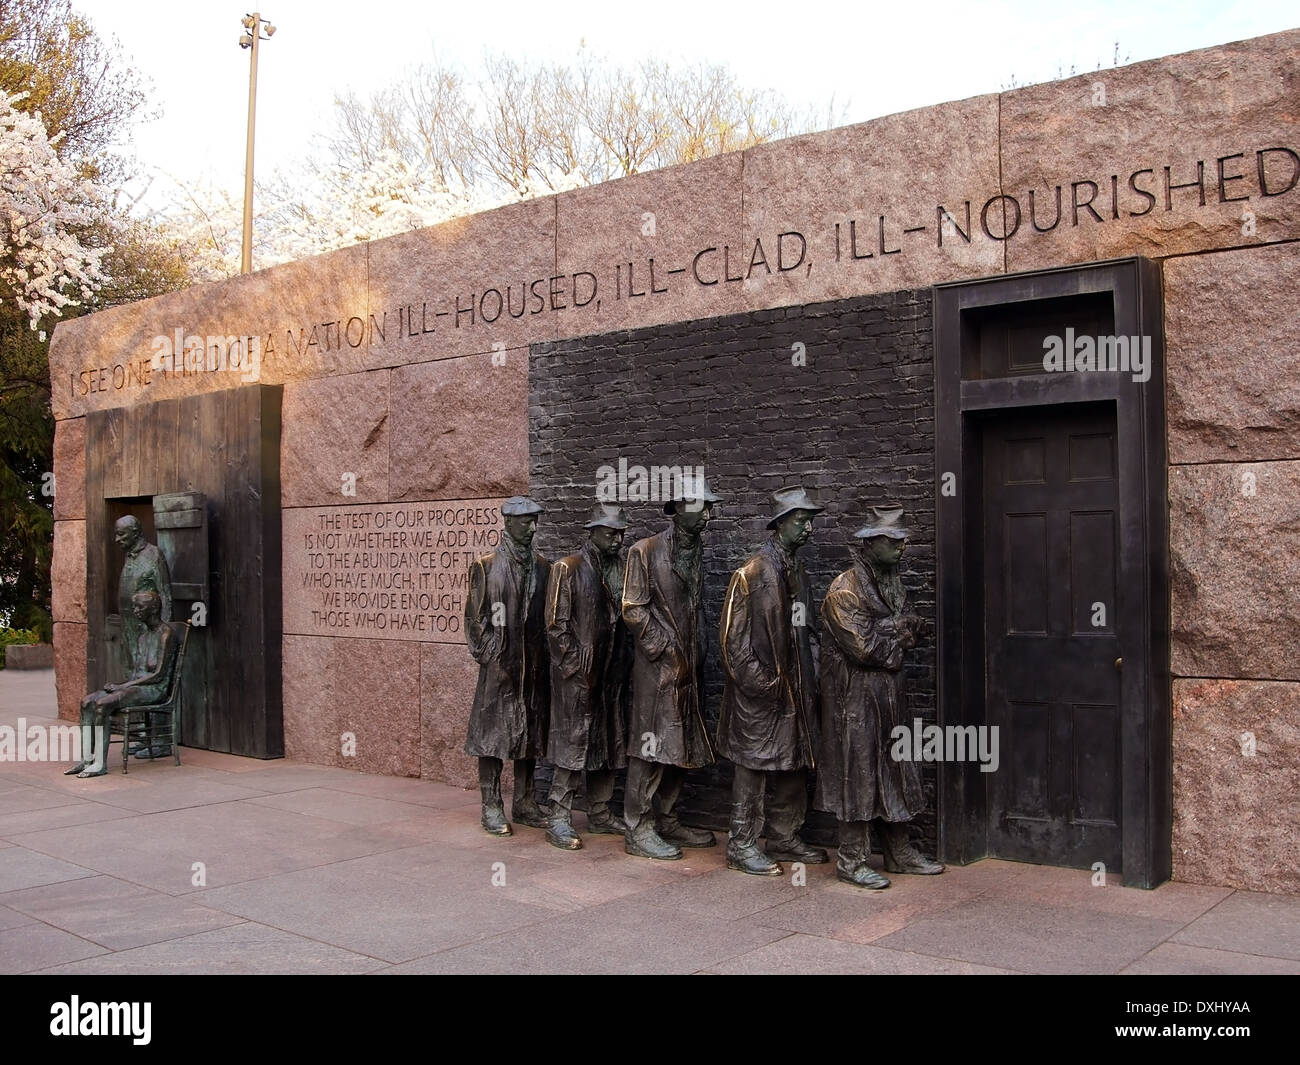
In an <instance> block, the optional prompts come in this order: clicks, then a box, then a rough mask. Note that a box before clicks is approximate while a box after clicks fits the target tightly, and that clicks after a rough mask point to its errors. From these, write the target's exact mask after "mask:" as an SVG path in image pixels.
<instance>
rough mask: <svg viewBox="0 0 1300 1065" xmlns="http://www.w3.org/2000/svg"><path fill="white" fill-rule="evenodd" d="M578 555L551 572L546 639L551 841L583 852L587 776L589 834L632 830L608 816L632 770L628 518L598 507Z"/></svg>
mask: <svg viewBox="0 0 1300 1065" xmlns="http://www.w3.org/2000/svg"><path fill="white" fill-rule="evenodd" d="M583 527H584V528H585V529H587V531H588V532H587V542H586V543H584V544H583V545H582V550H581V551H579V552H578V553H577V554H576V555H570V556H569V557H568V558H562V559H560V561H558V562H556V563H555V564H554V565H553V566H551V580H550V584H549V586H548V587H547V591H546V636H547V639H548V640H549V642H550V651H551V727H550V733H549V735H548V738H547V741H546V749H547V757H548V758H550V760H551V761H552V762H553V763H554V764H555V776H554V777H553V778H552V780H551V824H550V827H549V828H548V829H547V830H546V841H547V842H548V843H550V844H551V845H552V846H554V847H559V848H560V849H561V850H578V849H579V848H580V847H581V846H582V837H581V836H579V835H578V833H577V831H576V830H575V829H574V827H573V797H574V794H575V793H576V792H577V790H578V783H579V781H580V779H581V777H582V774H583V773H584V772H585V773H586V777H587V828H588V830H589V831H591V832H597V833H606V834H609V835H619V836H621V835H623V834H624V832H625V831H626V830H627V826H626V825H625V824H623V822H622V821H621V820H620V819H619V818H618V817H616V816H615V815H614V814H613V813H612V812H611V811H610V808H609V800H610V799H611V798H612V797H613V794H614V770H615V769H621V768H622V767H623V766H625V765H627V745H626V741H625V735H624V727H625V726H624V705H623V704H624V696H625V694H626V692H627V679H628V670H629V667H630V666H631V658H630V653H631V638H630V636H629V635H628V632H627V626H626V625H625V624H624V622H623V615H622V608H623V559H622V547H623V533H624V531H625V530H626V529H627V514H626V513H624V512H623V510H622V509H621V508H619V507H616V506H611V505H609V504H606V503H598V504H597V505H596V509H595V510H594V511H593V512H592V515H591V520H590V521H588V522H587V524H586V525H585V526H583Z"/></svg>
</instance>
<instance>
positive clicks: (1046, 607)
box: [983, 405, 1124, 872]
mask: <svg viewBox="0 0 1300 1065" xmlns="http://www.w3.org/2000/svg"><path fill="white" fill-rule="evenodd" d="M983 445H984V446H983V456H984V593H985V594H984V653H985V692H984V695H985V708H986V715H987V716H986V718H985V720H986V722H987V724H988V725H989V726H997V728H998V730H999V733H998V750H999V766H998V769H997V770H996V771H995V772H992V773H989V774H987V777H988V779H987V782H986V784H985V787H986V789H987V803H988V806H987V809H988V854H989V855H990V856H991V857H1000V858H1009V859H1014V860H1017V861H1031V862H1039V863H1044V864H1051V865H1064V866H1073V867H1078V868H1087V867H1091V866H1092V865H1093V863H1095V862H1104V863H1105V865H1106V868H1107V869H1108V870H1109V871H1111V872H1118V871H1119V870H1120V863H1121V838H1120V834H1121V809H1122V789H1121V782H1122V773H1121V760H1120V737H1121V714H1122V706H1121V699H1120V678H1121V674H1120V669H1121V663H1120V662H1119V659H1120V656H1121V655H1122V653H1123V652H1122V649H1121V648H1120V646H1119V640H1118V638H1117V636H1116V626H1115V622H1116V619H1117V617H1118V616H1119V611H1120V604H1119V602H1118V601H1117V600H1118V597H1119V596H1121V595H1122V594H1123V593H1124V589H1122V588H1120V587H1119V585H1118V581H1117V572H1118V563H1119V558H1118V544H1119V506H1118V487H1117V479H1116V478H1117V469H1116V455H1117V439H1116V419H1115V411H1114V407H1113V406H1112V405H1093V406H1082V407H1060V408H1054V409H1053V410H1052V411H1051V412H1050V413H1046V412H1043V411H1042V410H1041V409H1040V410H1038V411H1036V412H1035V411H1030V412H1027V413H1022V414H1008V415H1003V416H999V417H996V418H993V419H990V420H989V421H987V422H985V423H984V427H983Z"/></svg>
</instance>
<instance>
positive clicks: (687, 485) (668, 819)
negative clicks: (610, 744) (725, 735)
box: [623, 475, 720, 860]
mask: <svg viewBox="0 0 1300 1065" xmlns="http://www.w3.org/2000/svg"><path fill="white" fill-rule="evenodd" d="M718 502H720V499H719V497H718V496H716V495H714V494H713V492H712V491H711V490H710V489H709V486H708V484H707V482H706V481H705V480H704V477H703V475H700V476H698V477H692V476H688V477H684V478H682V479H681V480H680V481H679V482H678V484H677V485H676V489H675V491H674V493H673V498H672V499H671V500H670V501H668V502H667V503H665V504H664V512H665V513H667V514H671V515H672V524H671V525H670V526H669V527H668V528H667V529H665V530H664V531H663V532H660V533H656V534H655V535H654V536H648V537H646V538H645V539H644V540H639V541H637V542H636V543H635V544H633V545H632V547H631V549H630V550H629V551H628V555H627V577H626V579H625V580H624V582H623V619H624V620H625V621H626V622H627V627H628V629H629V630H630V631H631V633H632V635H633V637H634V638H635V641H636V646H635V651H634V653H633V657H632V697H631V701H630V703H629V705H628V727H627V735H628V759H627V786H626V788H625V789H624V797H623V819H624V820H625V821H626V822H627V834H626V835H625V836H624V840H625V842H624V849H625V850H626V851H627V853H628V854H632V855H635V856H636V857H639V858H657V859H660V860H672V859H675V858H680V857H681V856H682V851H681V848H682V847H712V846H714V845H715V844H716V842H717V841H716V840H715V839H714V838H713V833H712V832H706V831H704V830H703V829H697V828H689V827H688V826H686V825H683V824H682V823H681V820H680V819H679V818H678V816H677V799H678V797H679V796H680V794H681V790H682V783H683V781H684V780H685V779H686V770H688V769H695V768H698V767H700V766H706V765H711V764H712V763H713V750H712V748H711V747H710V746H709V737H708V732H707V730H706V729H705V726H704V713H703V705H702V704H703V695H704V603H703V596H702V592H703V585H704V566H703V553H704V547H703V535H704V530H705V528H706V527H707V526H708V524H709V521H710V519H711V518H712V516H713V507H714V504H715V503H718ZM656 799H657V800H658V807H659V823H658V825H657V826H656V824H655V814H654V806H655V801H656Z"/></svg>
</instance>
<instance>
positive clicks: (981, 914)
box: [874, 898, 1182, 973]
mask: <svg viewBox="0 0 1300 1065" xmlns="http://www.w3.org/2000/svg"><path fill="white" fill-rule="evenodd" d="M1181 927H1182V926H1181V925H1180V924H1179V923H1178V922H1176V921H1161V920H1155V919H1153V918H1149V917H1129V916H1119V915H1116V914H1098V913H1093V912H1090V911H1088V910H1080V909H1073V908H1068V907H1064V906H1046V905H1043V904H1042V903H1027V902H1017V901H1012V900H1009V899H992V898H979V899H974V900H972V901H969V902H959V903H957V904H956V905H955V906H953V907H951V908H950V909H947V910H944V911H942V912H941V913H937V914H929V915H922V916H920V917H917V918H915V919H914V920H912V921H910V922H908V924H907V925H906V926H905V927H904V928H902V929H900V930H899V931H897V932H894V933H892V934H890V935H887V936H884V937H882V938H880V939H878V940H875V941H874V942H875V945H876V946H881V947H893V948H895V949H898V950H910V951H915V952H916V953H918V954H930V955H933V956H935V957H947V958H960V959H962V960H964V961H969V962H974V963H976V964H979V965H992V966H996V967H998V968H1006V969H1014V970H1016V971H1018V972H1038V973H1114V972H1118V971H1119V970H1120V969H1121V968H1123V967H1124V966H1125V965H1129V964H1131V963H1132V962H1134V961H1136V960H1137V959H1138V958H1139V957H1141V956H1142V955H1143V954H1145V953H1147V952H1148V951H1150V950H1152V949H1153V948H1154V947H1156V946H1157V945H1158V944H1160V943H1161V942H1163V941H1164V940H1165V939H1167V938H1169V936H1171V935H1172V934H1173V933H1175V932H1177V931H1178V930H1179V928H1181Z"/></svg>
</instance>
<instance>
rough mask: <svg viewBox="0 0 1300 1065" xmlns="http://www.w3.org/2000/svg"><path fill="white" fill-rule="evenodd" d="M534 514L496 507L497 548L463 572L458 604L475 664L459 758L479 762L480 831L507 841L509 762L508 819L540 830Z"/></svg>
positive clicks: (523, 502) (544, 568)
mask: <svg viewBox="0 0 1300 1065" xmlns="http://www.w3.org/2000/svg"><path fill="white" fill-rule="evenodd" d="M541 510H542V508H541V507H540V506H539V505H538V504H537V503H535V502H533V501H532V500H531V499H526V498H524V497H522V496H514V497H512V498H510V499H508V500H506V502H505V503H503V504H502V506H501V513H502V514H503V515H504V516H505V526H506V529H505V534H504V535H503V536H502V538H501V544H500V546H499V547H498V548H497V549H496V550H495V551H493V552H492V553H491V554H489V555H484V556H483V557H482V558H479V559H476V560H475V561H474V563H473V564H472V565H471V566H470V571H469V590H468V593H467V595H466V597H465V642H466V644H467V645H468V647H469V653H470V654H471V655H472V656H473V658H474V661H476V662H477V663H478V664H479V673H478V686H477V687H476V688H475V691H474V704H473V706H472V708H471V709H470V716H469V730H468V734H467V736H466V738H465V753H466V754H470V755H474V756H476V757H477V758H478V759H479V786H480V789H481V790H482V793H483V827H484V829H485V830H486V831H488V832H489V833H491V834H492V835H509V833H510V826H509V824H507V823H506V821H505V817H504V812H503V811H502V810H501V792H500V783H501V767H502V761H503V760H504V759H506V758H510V759H513V760H514V762H515V794H514V803H513V807H512V813H513V816H514V819H515V820H516V821H519V822H520V823H521V824H525V825H529V826H531V827H535V828H545V827H546V824H547V819H546V816H545V814H544V812H543V811H542V810H541V809H540V807H539V806H538V804H537V802H536V800H535V798H534V796H533V770H534V760H535V759H537V758H539V757H541V756H542V755H544V754H545V753H546V733H547V726H548V718H549V709H550V660H549V655H548V653H547V647H546V621H545V616H544V615H545V608H546V586H547V582H548V581H549V579H550V571H551V565H550V563H549V562H548V561H547V560H546V559H545V558H543V557H542V555H540V554H539V553H538V552H536V551H534V550H533V549H532V540H533V534H534V531H535V529H536V524H537V515H538V514H539V513H541Z"/></svg>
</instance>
